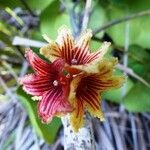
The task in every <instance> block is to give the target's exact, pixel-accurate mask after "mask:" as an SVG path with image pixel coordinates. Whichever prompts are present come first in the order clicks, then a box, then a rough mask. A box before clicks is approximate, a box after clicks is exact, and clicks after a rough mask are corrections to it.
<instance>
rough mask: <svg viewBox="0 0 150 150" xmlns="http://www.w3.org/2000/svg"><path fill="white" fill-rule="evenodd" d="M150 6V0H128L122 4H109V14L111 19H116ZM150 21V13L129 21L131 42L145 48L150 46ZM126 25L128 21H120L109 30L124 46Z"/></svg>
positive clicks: (115, 39) (116, 40) (119, 44)
mask: <svg viewBox="0 0 150 150" xmlns="http://www.w3.org/2000/svg"><path fill="white" fill-rule="evenodd" d="M149 6H150V1H148V0H143V1H140V0H137V1H136V2H134V3H133V1H129V0H126V1H125V2H124V5H122V6H119V5H109V7H108V11H107V12H108V13H107V14H108V17H109V19H110V20H114V19H119V18H122V17H125V16H130V15H131V14H133V13H137V12H140V11H144V10H148V9H149ZM149 22H150V17H149V16H148V15H147V16H142V17H139V18H136V19H133V20H132V21H129V44H137V45H140V46H142V47H144V48H150V42H149V41H150V36H149V35H150V28H149ZM125 25H126V23H120V24H118V25H115V26H112V27H111V28H109V29H108V30H107V33H108V34H109V35H110V36H111V38H112V39H113V41H114V42H115V43H116V44H117V45H118V46H124V41H125Z"/></svg>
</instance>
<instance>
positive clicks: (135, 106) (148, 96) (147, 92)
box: [124, 82, 150, 112]
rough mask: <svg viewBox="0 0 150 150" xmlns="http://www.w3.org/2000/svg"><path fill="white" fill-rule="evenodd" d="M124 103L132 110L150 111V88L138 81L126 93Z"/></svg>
mask: <svg viewBox="0 0 150 150" xmlns="http://www.w3.org/2000/svg"><path fill="white" fill-rule="evenodd" d="M124 104H125V107H126V109H127V110H129V111H132V112H149V111H150V88H148V87H146V86H144V85H143V84H141V83H139V82H138V83H137V84H135V85H134V87H133V88H132V89H131V90H130V92H129V93H128V94H127V95H126V97H125V102H124Z"/></svg>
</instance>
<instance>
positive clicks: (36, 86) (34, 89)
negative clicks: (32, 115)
mask: <svg viewBox="0 0 150 150" xmlns="http://www.w3.org/2000/svg"><path fill="white" fill-rule="evenodd" d="M51 80H52V79H51V77H50V76H42V77H40V76H37V75H35V74H29V75H26V76H24V77H22V78H21V79H20V80H19V83H20V84H21V85H23V89H24V90H25V91H26V92H27V93H28V94H31V95H34V96H41V95H43V93H44V92H46V91H49V90H50V89H51V88H52V84H51V82H50V81H51Z"/></svg>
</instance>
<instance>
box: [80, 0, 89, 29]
mask: <svg viewBox="0 0 150 150" xmlns="http://www.w3.org/2000/svg"><path fill="white" fill-rule="evenodd" d="M90 12H91V0H86V5H85V11H84V16H83V21H82V27H81V32H83V31H84V30H85V29H86V28H87V26H88V22H89V16H90Z"/></svg>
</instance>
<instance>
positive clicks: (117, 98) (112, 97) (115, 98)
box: [103, 78, 134, 103]
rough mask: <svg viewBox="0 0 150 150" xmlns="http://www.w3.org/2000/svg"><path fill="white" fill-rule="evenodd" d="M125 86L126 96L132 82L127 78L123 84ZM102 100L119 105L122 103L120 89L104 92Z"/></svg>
mask: <svg viewBox="0 0 150 150" xmlns="http://www.w3.org/2000/svg"><path fill="white" fill-rule="evenodd" d="M125 85H126V94H127V93H128V92H129V91H130V90H131V89H132V87H133V85H134V84H133V82H132V81H131V80H130V79H129V78H128V79H127V81H126V82H125ZM103 98H104V99H106V100H109V101H112V102H116V103H121V101H122V88H119V89H113V90H109V91H107V92H105V93H104V94H103Z"/></svg>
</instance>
